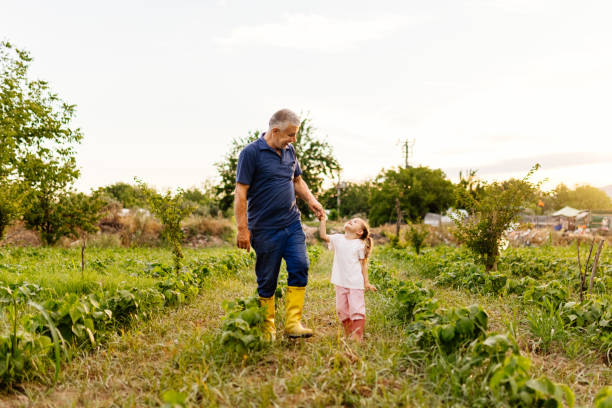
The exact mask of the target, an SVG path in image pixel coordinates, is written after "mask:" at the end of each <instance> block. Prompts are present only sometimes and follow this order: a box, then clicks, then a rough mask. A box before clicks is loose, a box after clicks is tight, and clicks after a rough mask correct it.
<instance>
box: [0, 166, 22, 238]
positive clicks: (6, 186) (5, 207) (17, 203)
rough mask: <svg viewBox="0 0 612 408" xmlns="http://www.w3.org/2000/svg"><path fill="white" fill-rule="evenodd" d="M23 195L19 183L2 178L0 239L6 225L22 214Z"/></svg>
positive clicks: (0, 186)
mask: <svg viewBox="0 0 612 408" xmlns="http://www.w3.org/2000/svg"><path fill="white" fill-rule="evenodd" d="M0 177H1V176H0ZM22 195H23V193H22V191H21V188H20V186H19V184H18V183H16V182H14V181H8V180H2V179H0V240H2V238H4V230H5V229H6V227H7V226H8V225H10V224H11V223H12V222H13V221H14V220H16V219H17V218H18V217H19V215H20V214H21V200H22Z"/></svg>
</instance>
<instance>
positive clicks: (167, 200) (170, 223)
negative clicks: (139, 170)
mask: <svg viewBox="0 0 612 408" xmlns="http://www.w3.org/2000/svg"><path fill="white" fill-rule="evenodd" d="M136 182H137V184H138V186H139V187H140V189H141V190H142V191H143V192H144V194H145V197H146V198H147V202H148V203H149V206H150V208H151V211H152V212H153V214H154V215H155V216H156V217H157V218H158V219H159V221H160V222H161V223H162V226H163V229H162V237H164V238H165V239H166V241H168V243H169V244H170V246H171V247H172V254H173V255H174V270H175V272H176V273H177V274H178V273H179V271H180V269H181V263H182V260H183V258H184V255H183V249H182V244H183V238H184V234H183V230H182V229H181V222H182V221H183V220H184V219H185V218H186V217H187V216H188V215H189V214H191V213H192V212H193V209H194V207H193V206H192V205H191V204H190V203H188V202H187V200H185V196H184V192H183V190H181V189H178V190H177V192H176V193H174V194H173V193H172V192H171V191H167V192H166V193H165V194H160V193H158V192H156V191H155V190H153V189H151V188H149V187H147V185H146V184H144V183H143V182H142V181H140V180H136Z"/></svg>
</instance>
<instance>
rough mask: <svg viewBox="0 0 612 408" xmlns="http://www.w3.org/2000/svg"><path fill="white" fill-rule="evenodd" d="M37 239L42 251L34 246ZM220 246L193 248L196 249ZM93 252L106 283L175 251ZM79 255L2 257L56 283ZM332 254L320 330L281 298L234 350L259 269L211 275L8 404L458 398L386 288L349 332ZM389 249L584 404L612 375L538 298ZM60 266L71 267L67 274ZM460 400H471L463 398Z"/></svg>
mask: <svg viewBox="0 0 612 408" xmlns="http://www.w3.org/2000/svg"><path fill="white" fill-rule="evenodd" d="M12 251H13V250H11V252H12ZM28 251H40V252H36V253H37V254H36V255H35V256H30V255H27V253H28ZM210 251H212V250H199V251H186V254H187V258H188V260H189V259H195V258H197V257H201V256H204V255H206V254H208V253H210ZM217 251H219V250H217ZM7 256H8V257H7ZM89 257H90V258H89V259H90V260H93V259H100V261H101V262H108V263H107V264H106V265H107V266H106V267H105V268H104V270H103V271H91V272H89V273H91V281H96V279H99V280H101V281H104V282H103V284H105V285H121V284H122V282H123V281H129V282H130V284H131V285H133V284H134V281H133V280H132V281H130V279H137V280H138V282H139V283H138V284H142V285H147V284H149V283H148V282H146V280H140V279H142V278H141V277H138V276H137V274H138V271H139V270H142V268H143V266H144V265H146V264H147V263H149V262H154V261H157V262H159V261H166V262H168V260H169V259H170V258H169V255H168V254H167V253H166V252H165V251H163V250H158V249H146V250H145V249H138V250H129V249H126V250H116V249H114V250H95V251H91V255H89ZM73 258H74V259H78V251H77V250H74V251H73V250H66V252H63V250H57V249H50V250H46V249H44V250H24V251H23V253H19V251H17V252H12V253H11V254H10V255H7V254H4V255H3V258H2V259H1V260H0V263H1V264H3V265H21V266H22V267H23V268H25V269H22V270H20V272H21V274H22V275H21V276H23V274H24V273H25V272H26V270H27V271H28V276H36V277H37V278H40V279H46V280H45V282H48V283H49V284H52V285H55V286H54V287H55V288H56V290H70V288H71V287H70V286H69V285H68V284H67V283H65V282H60V280H61V279H68V281H73V282H76V281H78V279H77V278H80V275H79V274H77V276H76V277H73V276H72V275H73V274H75V273H76V272H74V270H70V271H68V272H65V271H64V272H62V270H61V266H62V265H64V266H65V265H66V264H68V265H70V262H69V261H70V260H71V259H73ZM127 259H131V260H132V261H129V262H128V261H127ZM331 259H332V255H331V253H329V252H328V251H323V253H322V255H321V257H320V260H319V261H318V262H317V263H316V264H313V265H312V266H311V272H310V282H309V285H308V289H307V292H306V293H307V294H306V308H305V315H304V324H305V325H306V326H308V327H313V328H315V330H316V334H315V336H314V337H313V338H311V339H306V340H298V341H294V340H288V339H286V338H284V337H282V335H281V334H282V327H283V324H284V317H285V316H284V307H283V300H282V299H281V300H280V301H279V305H278V307H277V327H278V329H279V340H278V341H277V342H276V343H274V344H273V345H271V346H269V347H267V348H266V349H264V350H262V351H258V352H255V353H252V354H250V355H248V356H247V357H246V358H236V357H232V356H229V355H227V354H226V353H224V352H223V350H221V349H219V348H218V347H217V346H216V344H217V342H216V338H217V336H218V334H219V329H220V326H221V320H222V318H223V315H224V312H223V309H222V306H221V304H222V301H223V300H226V299H234V298H236V297H248V296H252V295H254V294H255V287H256V282H255V276H254V272H253V271H252V270H242V271H240V272H239V273H238V274H237V275H232V276H211V278H210V279H209V280H207V281H206V283H205V287H204V288H202V290H201V292H200V295H199V296H198V297H197V298H196V299H195V300H194V301H193V302H192V303H190V304H186V305H181V306H179V307H176V308H171V309H169V310H167V311H165V312H164V313H160V314H159V315H157V316H154V317H153V318H152V319H150V320H148V321H145V322H138V323H137V324H135V325H134V326H133V327H132V328H130V329H129V330H127V331H125V332H120V333H116V334H113V335H112V336H111V338H110V340H109V341H108V342H107V343H106V344H105V346H104V348H102V349H100V350H98V351H97V352H94V353H82V354H79V355H76V356H75V357H74V358H73V360H72V362H71V363H69V364H68V365H67V366H66V368H65V370H64V371H63V372H62V374H61V379H60V382H59V384H58V385H57V386H55V387H48V386H45V385H41V384H24V385H23V386H22V392H21V393H20V394H12V395H9V396H4V397H0V406H5V405H6V406H8V407H18V406H34V407H64V406H87V407H108V406H121V407H143V406H159V405H161V404H163V395H164V393H166V392H167V391H169V390H172V391H176V392H179V393H181V394H183V395H184V396H186V397H187V400H188V401H189V405H196V406H253V407H259V406H428V407H437V406H446V404H447V403H448V400H446V399H445V395H444V392H440V390H443V384H434V383H432V382H431V381H432V380H431V378H429V377H427V375H426V374H425V372H424V371H423V369H422V368H419V367H421V366H420V365H418V364H411V362H410V355H406V353H405V345H404V342H403V338H404V334H403V327H402V326H401V324H399V323H398V321H397V320H395V319H393V318H392V317H391V316H390V313H389V312H390V310H389V304H388V301H387V300H386V298H385V297H384V296H382V295H380V294H377V293H368V294H367V296H366V302H367V310H368V311H367V319H368V320H367V325H366V340H365V342H364V343H363V344H356V343H353V342H347V341H346V340H345V339H344V338H343V337H342V335H341V331H340V327H339V324H338V322H337V318H336V316H335V312H334V311H335V295H334V290H333V287H332V285H331V284H330V283H329V275H330V271H331ZM379 260H380V261H381V262H383V263H384V264H385V265H386V267H388V268H389V269H391V270H397V271H398V273H399V274H400V275H401V277H402V278H404V279H410V280H414V281H420V282H423V284H424V285H425V286H427V287H432V288H433V289H434V292H435V296H436V297H437V298H438V299H440V302H441V304H442V306H444V307H450V306H466V305H469V304H473V303H479V304H480V305H482V306H483V308H484V309H485V310H487V312H488V313H489V322H490V324H489V326H490V330H492V331H499V332H502V331H507V329H508V327H510V326H514V327H515V330H516V334H517V337H518V342H519V344H520V346H521V348H522V349H523V353H524V354H525V355H526V356H527V357H529V358H530V359H531V360H532V362H533V368H532V371H533V374H534V375H535V376H539V375H547V376H548V377H549V378H551V379H552V380H554V381H557V382H562V383H566V384H568V385H569V386H570V388H572V389H573V390H574V392H575V393H576V400H577V406H588V405H589V404H590V403H591V401H592V399H593V397H594V395H595V393H596V392H597V391H598V390H599V389H600V388H602V387H603V386H604V385H606V384H610V383H612V373H611V371H610V368H609V367H607V366H605V365H604V364H603V363H602V361H601V360H600V359H597V356H596V354H595V353H593V352H592V351H590V350H589V349H588V348H587V349H584V348H580V347H576V344H574V346H572V341H573V340H575V339H571V338H570V339H569V340H567V341H565V339H563V341H558V340H557V339H553V340H551V342H550V344H549V347H548V348H547V349H546V350H545V351H544V350H543V349H542V347H541V346H539V347H535V345H534V341H535V340H536V337H535V336H534V334H533V331H534V330H535V329H534V328H533V327H530V317H531V318H532V320H534V319H536V317H537V316H536V315H535V314H534V313H535V312H536V310H535V309H531V308H524V307H523V306H522V305H519V304H518V303H517V302H516V301H515V300H514V299H510V298H503V297H499V296H490V295H481V294H475V293H471V292H468V291H466V290H460V289H452V288H446V287H444V288H443V287H435V286H434V285H433V281H432V280H429V279H423V278H421V277H420V276H419V275H418V271H416V270H415V269H414V267H413V265H412V264H410V263H408V262H405V261H399V260H395V259H386V258H385V259H379ZM61 273H65V275H58V274H61ZM48 274H52V275H51V276H48ZM134 274H136V276H134ZM60 276H62V277H61V278H60ZM89 276H90V275H88V277H89ZM6 277H9V278H12V279H18V278H19V276H18V275H16V272H15V271H7V270H4V269H2V270H0V280H3V279H5V278H6ZM106 280H109V282H107V281H106ZM534 316H536V317H534ZM534 322H537V320H534ZM536 326H537V325H536ZM541 330H543V332H546V330H548V328H546V327H542V328H541ZM571 347H573V348H571ZM570 348H571V350H570ZM572 350H573V352H570V351H572ZM455 402H456V401H455ZM457 406H465V403H464V404H461V402H460V401H459V402H458V405H457Z"/></svg>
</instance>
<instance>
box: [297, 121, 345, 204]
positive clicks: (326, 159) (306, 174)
mask: <svg viewBox="0 0 612 408" xmlns="http://www.w3.org/2000/svg"><path fill="white" fill-rule="evenodd" d="M311 122H312V121H311V120H310V119H309V118H305V119H304V120H302V123H300V129H299V131H298V134H297V141H296V143H295V144H294V145H293V147H294V148H295V151H296V154H297V158H298V161H299V163H300V166H301V168H302V172H303V174H302V178H303V179H304V181H305V182H306V184H307V185H308V187H309V188H310V191H311V192H312V194H314V195H315V196H317V195H318V194H319V193H320V192H321V188H322V186H323V180H324V179H325V177H326V176H327V177H333V176H334V175H335V174H337V173H338V172H339V171H340V169H341V167H340V163H339V162H338V160H337V159H336V157H335V156H334V152H333V149H332V147H331V145H330V144H329V143H328V142H327V141H326V140H324V139H321V138H318V137H316V136H315V135H314V132H315V128H314V127H313V126H312V124H311ZM298 207H299V208H300V211H301V212H302V214H310V210H309V209H308V204H306V202H304V201H302V200H298Z"/></svg>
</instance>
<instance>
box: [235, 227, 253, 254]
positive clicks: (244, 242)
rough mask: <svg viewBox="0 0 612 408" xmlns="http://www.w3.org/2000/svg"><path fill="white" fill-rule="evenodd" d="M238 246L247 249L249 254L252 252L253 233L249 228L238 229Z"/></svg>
mask: <svg viewBox="0 0 612 408" xmlns="http://www.w3.org/2000/svg"><path fill="white" fill-rule="evenodd" d="M236 245H238V248H242V249H246V250H247V252H251V232H250V231H249V229H248V228H238V237H236Z"/></svg>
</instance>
